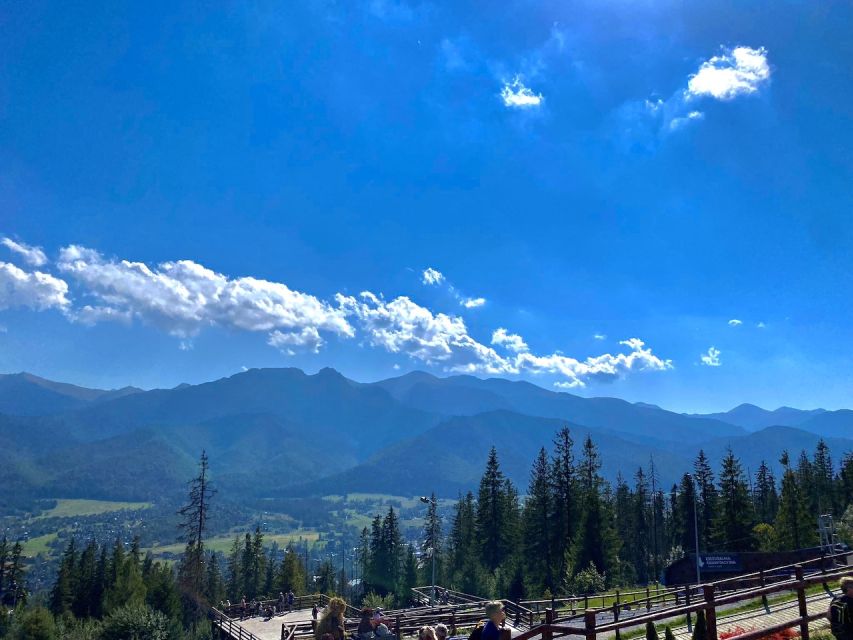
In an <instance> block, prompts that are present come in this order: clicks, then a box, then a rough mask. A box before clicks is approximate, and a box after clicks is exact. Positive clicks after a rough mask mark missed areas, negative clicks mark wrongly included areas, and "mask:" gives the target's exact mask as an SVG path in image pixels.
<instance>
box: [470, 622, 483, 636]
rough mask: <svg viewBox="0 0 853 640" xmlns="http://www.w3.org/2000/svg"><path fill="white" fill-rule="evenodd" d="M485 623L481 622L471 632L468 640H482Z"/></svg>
mask: <svg viewBox="0 0 853 640" xmlns="http://www.w3.org/2000/svg"><path fill="white" fill-rule="evenodd" d="M483 626H484V625H483V623H482V622H479V623H478V624H477V626H476V627H474V630H473V631H471V634H470V635H469V636H468V640H480V638H481V637H482V636H483Z"/></svg>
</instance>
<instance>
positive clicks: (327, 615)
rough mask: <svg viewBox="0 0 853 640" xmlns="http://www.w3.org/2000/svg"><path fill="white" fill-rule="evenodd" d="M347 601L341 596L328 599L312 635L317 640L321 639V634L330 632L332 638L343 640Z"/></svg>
mask: <svg viewBox="0 0 853 640" xmlns="http://www.w3.org/2000/svg"><path fill="white" fill-rule="evenodd" d="M346 609H347V603H346V602H344V601H343V599H342V598H332V599H331V600H329V606H328V607H326V610H325V611H324V612H323V615H322V616H321V617H320V620H319V621H318V622H317V628H316V630H315V631H314V637H315V638H317V640H322V638H323V635H324V634H327V633H330V634H332V636H333V638H334V640H344V638H345V637H346V620H345V618H344V615H345V614H346Z"/></svg>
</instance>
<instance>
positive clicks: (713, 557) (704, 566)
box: [699, 553, 743, 573]
mask: <svg viewBox="0 0 853 640" xmlns="http://www.w3.org/2000/svg"><path fill="white" fill-rule="evenodd" d="M699 569H700V570H701V571H708V572H709V573H716V572H718V571H743V565H741V562H740V556H739V555H738V554H736V553H706V554H701V555H700V556H699Z"/></svg>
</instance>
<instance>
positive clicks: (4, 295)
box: [0, 262, 70, 311]
mask: <svg viewBox="0 0 853 640" xmlns="http://www.w3.org/2000/svg"><path fill="white" fill-rule="evenodd" d="M69 305H70V301H69V300H68V283H66V282H65V281H64V280H60V279H59V278H57V277H55V276H52V275H50V274H49V273H42V272H41V271H33V272H29V271H24V270H23V269H21V268H19V267H16V266H15V265H13V264H11V263H8V262H0V309H11V308H14V307H27V308H29V309H34V310H36V311H44V310H45V309H52V308H56V309H66V308H68V306H69Z"/></svg>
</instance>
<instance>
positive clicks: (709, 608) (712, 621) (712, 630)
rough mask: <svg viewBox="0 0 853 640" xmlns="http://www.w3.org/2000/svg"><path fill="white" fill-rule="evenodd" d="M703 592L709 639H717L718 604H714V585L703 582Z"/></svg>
mask: <svg viewBox="0 0 853 640" xmlns="http://www.w3.org/2000/svg"><path fill="white" fill-rule="evenodd" d="M702 592H703V593H704V595H705V624H706V625H707V630H708V635H707V638H708V639H709V640H717V606H716V604H714V585H712V584H703V585H702Z"/></svg>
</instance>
